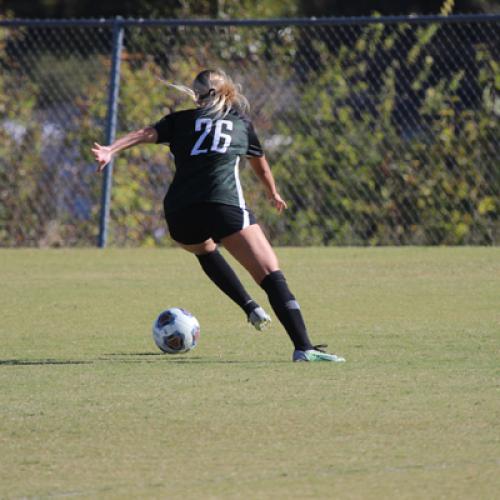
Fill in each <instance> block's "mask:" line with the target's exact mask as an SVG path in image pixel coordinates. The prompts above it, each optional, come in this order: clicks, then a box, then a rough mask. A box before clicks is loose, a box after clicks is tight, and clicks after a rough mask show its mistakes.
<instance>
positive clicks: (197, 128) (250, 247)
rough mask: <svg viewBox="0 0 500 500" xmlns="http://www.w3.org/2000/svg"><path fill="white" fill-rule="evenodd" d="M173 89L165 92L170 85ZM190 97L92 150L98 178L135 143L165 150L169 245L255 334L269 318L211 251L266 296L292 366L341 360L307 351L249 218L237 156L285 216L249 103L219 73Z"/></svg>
mask: <svg viewBox="0 0 500 500" xmlns="http://www.w3.org/2000/svg"><path fill="white" fill-rule="evenodd" d="M170 85H171V84H170ZM171 86H173V87H175V88H177V89H178V90H181V91H184V92H186V93H188V94H189V95H190V96H191V97H192V98H193V99H194V101H195V103H196V107H195V108H194V109H189V110H186V111H179V112H175V113H171V114H169V115H167V116H165V117H164V118H162V119H161V120H160V121H158V122H157V123H155V124H154V125H152V126H150V127H146V128H142V129H140V130H136V131H134V132H130V133H128V134H127V135H125V136H124V137H122V138H120V139H118V140H117V141H115V142H114V143H113V144H111V145H109V146H101V145H99V144H97V143H95V144H94V148H93V149H92V152H93V153H94V155H95V158H96V160H97V162H98V163H99V166H98V171H99V172H100V171H102V170H103V169H104V167H105V166H106V165H107V164H108V163H109V162H110V161H111V158H112V157H113V155H115V154H116V153H118V152H119V151H122V150H124V149H127V148H130V147H132V146H135V145H136V144H141V143H160V144H169V146H170V151H171V152H172V153H173V155H174V157H175V166H176V171H175V175H174V178H173V181H172V183H171V185H170V188H169V189H168V192H167V195H166V196H165V200H164V209H165V218H166V220H167V224H168V227H169V231H170V235H171V237H172V238H173V239H174V240H175V241H176V242H177V243H178V244H179V245H180V246H181V247H182V248H184V249H185V250H187V251H188V252H191V253H193V254H195V255H196V257H197V258H198V260H199V262H200V264H201V267H202V269H203V270H204V271H205V273H206V274H207V275H208V277H209V278H210V279H211V280H212V281H213V282H214V283H215V284H216V285H217V286H218V287H219V288H220V289H221V290H222V291H223V292H224V293H226V294H227V295H228V296H229V297H230V298H231V299H232V300H233V301H234V302H236V304H238V305H239V306H240V307H241V308H242V309H243V311H244V312H245V313H246V315H247V318H248V320H249V321H250V322H251V323H252V324H253V325H254V326H255V328H257V329H258V330H261V329H263V328H264V327H265V326H267V325H268V324H269V322H270V317H269V316H268V315H267V313H266V312H265V311H264V309H263V308H262V307H260V306H259V305H258V304H257V303H256V302H255V301H254V300H252V298H251V297H250V296H249V294H248V293H247V291H246V290H245V288H244V287H243V285H242V283H241V282H240V280H239V279H238V277H237V276H236V274H235V273H234V271H233V269H232V268H231V267H230V265H229V264H228V263H227V261H226V260H225V259H224V257H223V256H222V254H221V253H219V251H218V249H217V243H216V242H220V243H222V245H223V246H224V247H225V248H226V249H227V250H228V251H229V252H230V253H231V255H233V256H234V257H235V258H236V259H237V260H238V261H239V262H240V263H241V264H242V265H243V267H245V268H246V269H247V271H248V272H249V273H250V274H251V276H252V277H253V279H254V280H255V281H256V282H257V283H258V284H259V285H260V286H261V287H262V288H263V289H264V291H265V292H266V294H267V296H268V298H269V302H270V304H271V307H272V308H273V310H274V312H275V313H276V316H277V317H278V319H279V320H280V322H281V323H282V325H283V326H284V328H285V330H286V332H287V333H288V335H289V336H290V339H291V341H292V342H293V345H294V348H295V349H294V352H293V356H292V359H293V361H334V362H342V361H345V360H344V358H341V357H339V356H336V355H335V354H329V353H326V352H324V351H323V350H322V349H321V347H323V346H313V344H312V343H311V341H310V339H309V336H308V334H307V330H306V326H305V324H304V320H303V318H302V313H301V311H300V307H299V304H298V302H297V301H296V300H295V297H294V296H293V294H292V293H291V292H290V290H289V288H288V284H287V282H286V280H285V276H284V275H283V273H282V272H281V270H280V268H279V264H278V259H277V257H276V254H275V253H274V250H273V249H272V247H271V245H270V244H269V242H268V240H267V238H266V237H265V235H264V233H263V232H262V229H261V228H260V226H259V225H258V224H257V223H256V220H255V217H254V215H253V214H252V212H251V211H250V210H249V209H248V208H247V206H246V205H245V199H244V197H243V191H242V188H241V184H240V179H239V162H240V158H241V156H247V157H248V158H249V162H250V165H251V167H252V169H253V170H254V172H255V173H256V174H257V177H258V178H259V179H260V181H261V182H262V184H263V186H264V189H265V191H266V193H267V195H268V196H269V199H270V200H271V202H272V203H273V204H274V206H275V207H276V209H277V210H278V212H282V211H283V209H285V208H287V205H286V203H285V201H284V200H283V199H282V198H281V196H280V195H279V193H278V191H277V189H276V185H275V182H274V178H273V175H272V173H271V170H270V168H269V164H268V163H267V160H266V158H265V156H264V153H263V151H262V148H261V145H260V142H259V140H258V138H257V135H256V133H255V131H254V128H253V126H252V124H251V122H250V121H249V119H248V118H247V117H246V114H245V113H246V111H247V110H248V101H247V99H246V98H245V97H244V96H243V95H242V94H241V93H240V91H239V89H238V87H237V86H236V85H235V84H234V83H233V82H232V80H231V79H230V78H229V77H228V76H227V75H226V74H225V73H224V72H223V71H221V70H205V71H202V72H201V73H200V74H199V75H198V76H197V77H196V78H195V80H194V82H193V86H192V88H189V87H185V86H181V85H171Z"/></svg>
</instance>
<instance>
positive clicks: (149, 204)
mask: <svg viewBox="0 0 500 500" xmlns="http://www.w3.org/2000/svg"><path fill="white" fill-rule="evenodd" d="M122 42H123V45H122ZM499 48H500V16H454V17H447V18H438V17H422V18H411V17H410V18H376V19H374V18H366V19H323V20H276V21H243V22H223V21H219V22H217V21H215V22H214V21H206V22H202V21H191V22H189V21H186V22H180V21H175V22H174V21H160V20H157V21H133V20H114V21H61V22H57V21H38V22H28V21H0V66H1V72H0V246H36V245H41V246H44V245H49V246H52V245H95V244H96V241H97V237H98V232H99V216H100V212H101V205H102V201H101V200H103V199H104V200H105V198H106V197H105V196H104V197H103V196H102V178H101V177H100V176H98V175H96V174H95V165H94V162H93V158H92V155H91V153H90V148H91V145H92V143H93V142H94V141H97V142H101V143H102V142H105V141H106V136H108V138H109V137H110V134H111V135H112V133H113V130H112V128H113V127H112V126H113V120H112V118H113V117H112V113H110V110H111V111H112V109H113V106H112V104H113V99H112V96H113V95H118V96H119V98H118V119H117V131H116V133H117V135H120V134H122V133H124V132H125V131H128V130H131V129H135V128H139V127H142V126H144V125H147V124H150V123H152V122H154V121H156V120H157V119H159V118H160V117H162V116H163V115H164V114H166V113H168V112H169V111H171V110H174V109H180V108H182V107H186V106H189V105H190V104H189V103H188V102H186V101H185V99H184V98H183V96H182V95H180V94H178V93H176V92H175V90H172V89H170V88H168V87H165V86H164V85H163V84H162V83H160V82H159V80H158V78H163V79H166V80H169V81H173V82H181V83H188V84H189V83H190V82H191V81H192V79H193V77H194V76H195V75H196V73H197V72H198V71H199V70H201V69H203V68H207V67H222V68H223V69H225V70H226V71H227V72H228V73H229V74H230V75H232V76H233V78H234V79H235V80H236V81H237V82H238V83H241V84H242V86H243V90H244V93H245V94H246V95H247V97H248V98H249V100H250V102H251V105H252V110H251V116H252V119H253V122H254V124H255V127H256V129H257V131H258V133H259V135H260V138H261V141H262V142H263V145H264V148H265V150H266V154H267V157H268V159H269V160H270V164H271V167H272V169H273V172H274V174H275V177H276V180H277V183H278V186H279V189H280V191H281V194H282V196H283V197H284V198H285V199H286V200H287V201H288V203H289V209H288V211H287V213H286V214H285V215H284V216H278V215H277V214H275V213H274V212H273V210H272V208H271V207H270V206H269V205H268V204H267V201H266V200H265V198H264V196H263V193H262V190H261V188H260V187H259V185H258V183H257V181H256V179H255V178H254V177H253V176H252V173H251V172H250V169H246V171H245V172H244V173H243V178H242V182H243V185H244V187H245V192H246V199H247V204H248V205H249V206H251V207H252V208H253V209H254V211H255V212H256V214H257V216H258V219H259V220H260V222H261V223H262V225H263V226H264V228H265V229H266V231H267V232H268V233H269V234H270V236H271V238H272V241H273V243H274V244H283V245H311V244H314V245H334V244H337V245H368V244H372V245H378V244H382V245H385V244H418V245H420V244H425V245H427V244H498V228H499V220H498V209H499V184H500V161H499V154H498V146H499V142H500V138H499V137H500V136H499V117H500V98H499V97H498V95H497V94H496V92H498V90H499V88H500V62H499V58H498V56H499V53H500V51H499ZM113 54H114V55H115V56H116V58H115V61H114V62H115V65H114V66H113V57H112V56H113ZM118 62H119V63H121V64H116V63H118ZM113 68H114V69H115V70H116V74H115V75H114V76H115V77H116V76H119V81H118V79H115V80H113V72H112V69H113ZM112 81H114V83H115V84H116V87H115V89H114V90H115V91H116V92H115V93H114V94H113V92H110V82H112ZM118 84H119V86H118ZM172 175H173V162H172V159H171V157H170V155H169V151H168V148H167V147H165V146H154V145H148V146H141V147H137V148H133V149H130V150H128V151H126V152H124V153H122V155H121V156H120V158H118V159H117V161H116V162H115V165H114V173H113V179H112V188H111V205H110V206H111V213H110V222H109V239H108V241H109V243H110V244H112V245H170V244H171V242H170V240H169V238H168V237H167V236H166V226H165V223H164V220H163V215H162V211H161V210H162V203H161V201H162V198H163V196H164V194H165V192H166V189H167V188H168V185H169V182H170V180H171V178H172Z"/></svg>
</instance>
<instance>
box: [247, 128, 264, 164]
mask: <svg viewBox="0 0 500 500" xmlns="http://www.w3.org/2000/svg"><path fill="white" fill-rule="evenodd" d="M247 156H264V151H263V150H262V146H261V145H260V141H259V138H258V137H257V134H256V133H255V129H254V128H253V125H252V123H251V122H248V150H247Z"/></svg>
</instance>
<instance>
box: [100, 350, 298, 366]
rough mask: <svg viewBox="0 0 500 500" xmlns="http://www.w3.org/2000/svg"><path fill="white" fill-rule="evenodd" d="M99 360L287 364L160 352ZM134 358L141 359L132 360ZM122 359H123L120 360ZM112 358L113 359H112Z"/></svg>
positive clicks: (114, 355) (132, 353)
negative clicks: (149, 358)
mask: <svg viewBox="0 0 500 500" xmlns="http://www.w3.org/2000/svg"><path fill="white" fill-rule="evenodd" d="M104 356H106V357H102V358H100V360H101V361H105V360H106V359H108V358H107V356H110V358H109V360H110V361H114V362H122V363H143V362H147V363H152V362H156V361H160V362H162V363H163V362H165V363H174V364H220V365H224V364H226V365H229V364H231V365H260V364H262V363H289V361H287V360H268V359H259V360H257V359H253V360H240V359H222V358H205V357H203V356H193V355H183V354H176V355H168V354H163V353H161V352H124V353H117V352H114V353H108V354H105V355H104ZM135 356H138V357H142V359H133V358H134V357H135ZM147 356H154V357H155V359H152V360H147V359H145V358H146V357H147ZM121 357H123V358H124V359H120V358H121ZM113 358H114V359H113Z"/></svg>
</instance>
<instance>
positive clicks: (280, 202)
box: [270, 193, 288, 213]
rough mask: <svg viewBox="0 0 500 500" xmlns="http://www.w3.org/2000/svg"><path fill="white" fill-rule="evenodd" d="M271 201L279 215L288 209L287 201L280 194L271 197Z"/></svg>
mask: <svg viewBox="0 0 500 500" xmlns="http://www.w3.org/2000/svg"><path fill="white" fill-rule="evenodd" d="M270 199H271V203H272V204H273V205H274V208H276V210H277V211H278V212H279V213H281V212H283V210H285V209H286V208H288V205H287V204H286V201H285V200H284V199H283V198H282V197H281V196H280V195H279V194H278V193H275V194H273V195H271V197H270Z"/></svg>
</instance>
